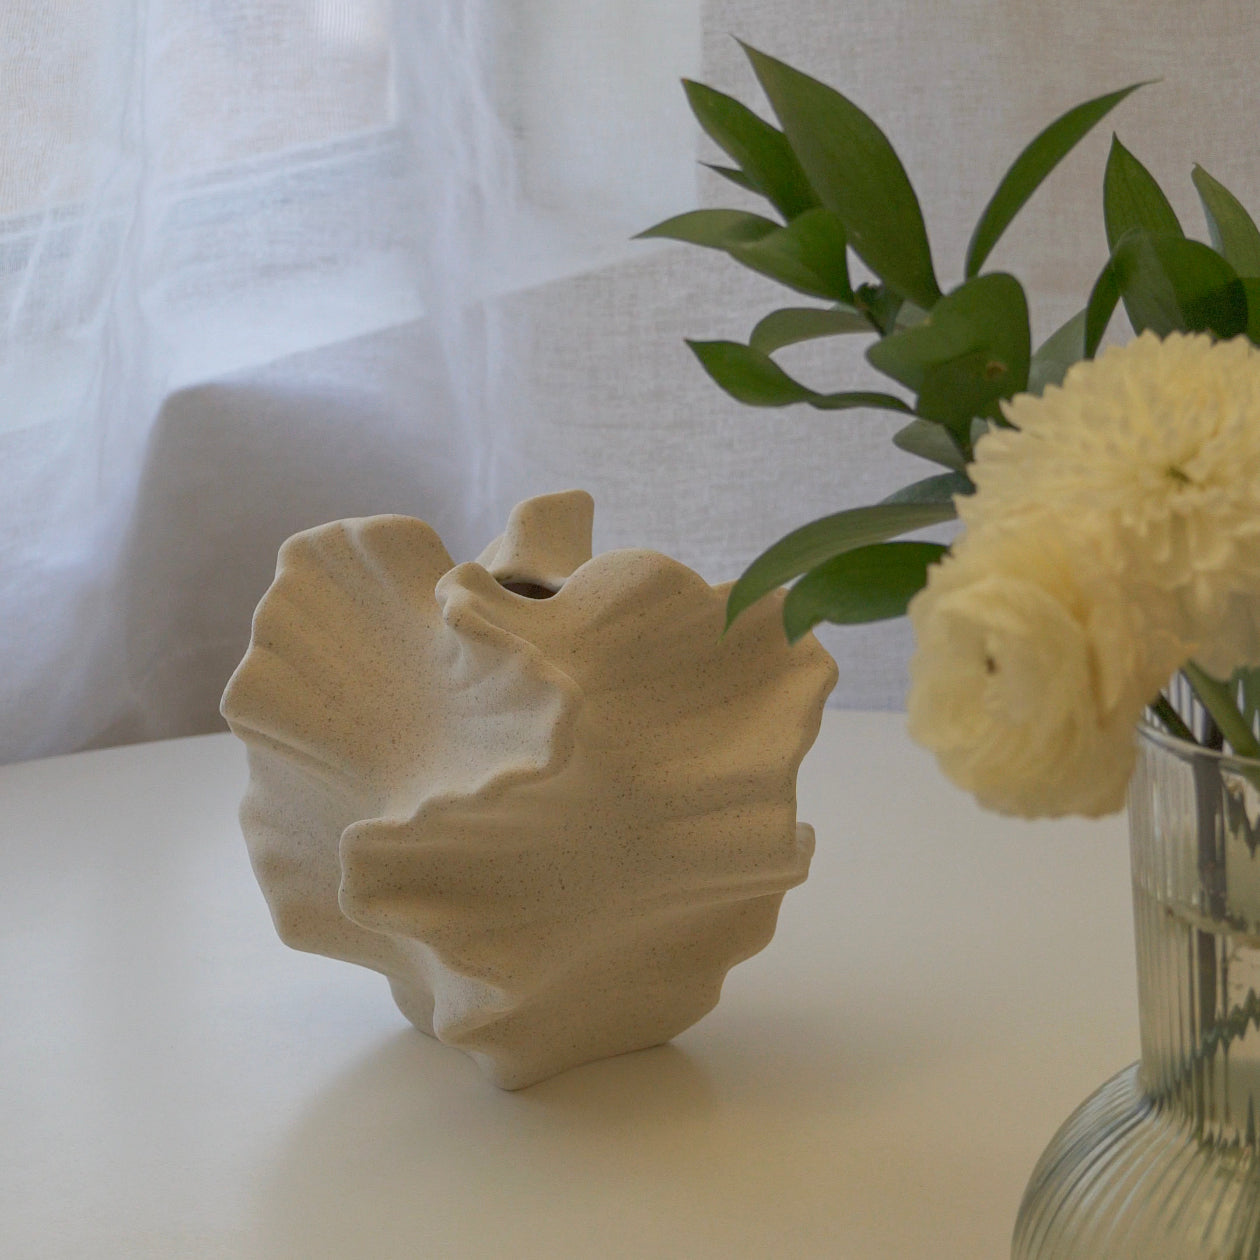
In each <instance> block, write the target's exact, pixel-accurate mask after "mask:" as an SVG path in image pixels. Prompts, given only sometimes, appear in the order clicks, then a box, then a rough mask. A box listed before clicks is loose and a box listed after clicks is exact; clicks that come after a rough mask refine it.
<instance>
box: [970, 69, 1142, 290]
mask: <svg viewBox="0 0 1260 1260" xmlns="http://www.w3.org/2000/svg"><path fill="white" fill-rule="evenodd" d="M1142 86H1143V84H1141V83H1134V84H1131V85H1130V86H1129V87H1127V88H1121V89H1120V91H1118V92H1109V93H1108V94H1107V95H1106V96H1098V97H1095V98H1094V99H1093V100H1091V101H1084V102H1082V103H1081V104H1080V105H1077V106H1075V107H1073V108H1072V109H1069V110H1068V112H1067V113H1066V114H1063V115H1061V116H1060V117H1059V118H1056V119H1055V121H1054V122H1052V123H1051V124H1050V125H1049V126H1048V127H1047V128H1046V129H1045V130H1044V131H1042V132H1041V133H1040V134H1039V135H1038V136H1037V137H1036V138H1035V139H1034V140H1033V141H1032V143H1031V144H1029V145H1028V147H1027V148H1025V149H1024V151H1023V152H1022V153H1021V154H1020V155H1019V157H1017V158H1016V159H1015V161H1014V162H1013V163H1012V164H1011V168H1010V170H1008V171H1007V172H1006V174H1005V175H1003V176H1002V181H1001V183H1000V184H998V187H997V191H996V192H995V193H994V194H993V196H992V197H991V198H990V199H989V204H988V205H987V206H985V208H984V213H983V214H982V215H981V216H980V221H979V222H978V223H977V224H976V230H975V231H974V232H973V233H972V234H971V244H970V245H969V246H968V247H967V269H966V274H967V278H968V279H970V278H971V277H972V276H974V275H976V274H978V273H979V271H980V268H981V267H982V266H984V260H985V259H986V258H988V256H989V254H990V252H991V251H992V249H993V247H994V245H996V244H997V242H998V238H999V237H1000V236H1001V235H1002V233H1003V232H1005V231H1006V229H1007V228H1008V227H1009V226H1010V224H1011V220H1012V219H1014V218H1015V216H1016V215H1017V214H1018V213H1019V211H1020V209H1021V208H1022V207H1023V205H1024V202H1026V201H1027V200H1028V198H1029V197H1031V196H1032V195H1033V193H1034V192H1036V191H1037V189H1038V187H1040V185H1041V182H1042V180H1044V179H1045V178H1046V176H1047V175H1049V174H1050V172H1051V171H1052V170H1054V168H1055V167H1056V166H1058V164H1059V163H1060V162H1061V161H1062V160H1063V159H1064V158H1065V157H1066V156H1067V155H1068V154H1069V153H1070V152H1071V151H1072V150H1073V149H1074V148H1075V147H1076V145H1077V143H1078V142H1079V141H1080V140H1082V139H1083V138H1084V137H1085V136H1086V135H1088V134H1089V132H1090V131H1091V130H1092V129H1093V127H1094V125H1095V124H1096V123H1098V122H1100V121H1101V120H1102V119H1103V118H1105V117H1106V116H1107V114H1109V113H1110V112H1111V110H1113V109H1114V108H1115V107H1116V106H1117V105H1119V104H1120V102H1121V101H1122V100H1124V98H1125V97H1126V96H1128V95H1129V93H1130V92H1135V91H1137V89H1138V88H1140V87H1142Z"/></svg>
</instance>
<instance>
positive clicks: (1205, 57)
mask: <svg viewBox="0 0 1260 1260" xmlns="http://www.w3.org/2000/svg"><path fill="white" fill-rule="evenodd" d="M734 36H738V37H739V38H741V39H744V40H746V41H748V42H750V43H752V44H754V45H756V46H758V47H760V48H762V49H764V50H765V51H767V52H770V53H773V54H774V55H776V56H778V57H781V58H783V59H784V60H787V61H789V62H791V63H792V64H794V65H797V66H799V67H800V68H801V69H803V70H805V71H807V72H809V73H811V74H814V75H815V76H817V77H819V78H822V79H824V80H826V81H827V82H830V83H832V84H833V85H834V86H836V87H838V88H839V89H840V90H842V91H843V92H845V94H846V95H848V96H850V97H851V98H852V99H853V100H855V101H856V102H857V103H858V104H860V105H861V106H862V107H863V108H864V109H866V110H867V111H868V112H869V113H870V114H872V115H873V116H874V117H875V118H876V119H877V121H879V122H880V124H881V125H882V126H883V127H884V128H885V130H886V131H887V132H888V134H889V135H890V137H891V139H892V140H893V142H894V144H895V145H896V147H897V149H898V151H899V153H900V154H901V156H902V157H903V159H904V160H905V162H906V164H907V166H908V168H909V170H910V173H911V176H912V178H913V180H914V182H915V185H916V188H917V190H918V193H919V196H920V199H921V201H922V202H923V204H924V207H925V210H926V213H927V218H928V227H929V232H930V235H931V238H932V244H933V249H934V253H935V256H936V260H937V268H938V272H939V273H940V276H941V279H942V283H943V284H944V285H945V287H946V288H948V287H950V286H951V285H953V284H956V283H958V282H959V281H960V280H961V278H962V257H963V254H964V251H965V247H966V242H967V239H968V237H969V235H970V232H971V228H972V225H973V224H974V222H975V219H976V217H977V216H978V214H979V212H980V210H981V208H982V207H983V205H984V202H985V201H986V200H987V197H988V195H989V193H990V192H991V191H992V189H993V187H994V186H995V184H996V182H997V180H998V179H999V178H1000V176H1001V174H1002V172H1003V171H1004V170H1005V168H1006V166H1007V165H1008V164H1009V163H1010V161H1011V160H1012V159H1013V158H1014V156H1015V154H1016V153H1017V152H1018V150H1019V149H1020V148H1021V147H1022V145H1023V144H1024V143H1026V142H1027V141H1028V140H1029V139H1030V138H1031V137H1032V136H1033V135H1034V134H1035V133H1036V132H1037V131H1038V130H1039V129H1040V128H1041V127H1042V126H1044V125H1045V124H1046V123H1048V122H1049V121H1050V120H1051V119H1052V118H1054V117H1055V116H1056V115H1057V114H1059V113H1061V112H1062V111H1063V110H1065V109H1066V108H1068V107H1069V106H1071V105H1073V104H1075V103H1076V102H1077V101H1079V100H1082V99H1084V98H1085V97H1087V96H1091V95H1095V94H1098V93H1101V92H1103V91H1106V90H1110V89H1114V88H1117V87H1120V86H1123V85H1125V84H1128V83H1132V82H1134V81H1136V80H1139V79H1150V78H1160V79H1161V82H1159V83H1158V84H1156V85H1152V86H1150V87H1147V88H1144V89H1143V90H1142V91H1141V92H1139V93H1137V94H1136V95H1135V96H1133V97H1131V98H1130V99H1129V100H1128V101H1126V102H1125V104H1124V105H1123V106H1121V108H1120V109H1119V110H1117V111H1116V113H1115V114H1113V115H1112V116H1111V117H1110V118H1109V119H1108V123H1107V125H1104V126H1103V127H1101V128H1099V129H1098V131H1097V133H1096V134H1094V135H1092V136H1091V137H1090V138H1089V140H1088V141H1087V142H1086V143H1085V144H1083V145H1082V146H1081V147H1080V149H1079V150H1078V151H1077V152H1076V153H1074V154H1073V155H1072V156H1071V157H1070V158H1069V159H1068V161H1067V162H1066V163H1065V164H1064V165H1063V167H1061V168H1060V170H1059V171H1057V172H1056V173H1055V175H1054V176H1052V178H1051V179H1050V181H1049V182H1048V183H1047V184H1046V186H1045V187H1043V188H1042V189H1041V190H1040V191H1039V192H1038V194H1037V195H1036V197H1035V199H1034V200H1033V201H1032V202H1031V203H1030V204H1029V206H1028V207H1026V209H1025V210H1024V212H1023V213H1022V215H1021V216H1020V218H1019V219H1018V220H1017V221H1016V223H1015V225H1014V227H1013V228H1012V229H1011V230H1010V232H1009V233H1008V235H1007V236H1006V237H1005V238H1004V240H1003V241H1002V242H1001V244H1000V245H999V247H998V249H997V250H996V251H995V254H994V255H993V257H992V259H991V261H990V266H991V267H992V268H1009V269H1010V270H1012V271H1014V272H1015V273H1016V274H1017V275H1018V276H1019V277H1020V278H1021V280H1023V281H1024V283H1025V285H1026V286H1027V288H1028V291H1029V297H1030V301H1031V304H1032V307H1033V319H1034V336H1035V337H1037V338H1040V337H1044V336H1045V335H1047V334H1048V333H1049V332H1050V331H1052V330H1053V329H1054V328H1055V327H1056V326H1057V325H1058V324H1059V323H1060V322H1062V320H1064V319H1066V318H1067V317H1068V316H1069V315H1071V314H1072V313H1074V311H1076V310H1077V309H1079V307H1080V306H1081V305H1083V302H1084V298H1085V296H1086V294H1087V293H1088V289H1089V286H1090V284H1091V283H1092V281H1093V279H1094V277H1095V276H1096V274H1097V272H1098V269H1099V267H1100V266H1101V265H1102V262H1103V261H1104V258H1105V252H1106V246H1105V238H1104V233H1103V226H1102V215H1101V196H1100V191H1101V178H1102V170H1103V164H1104V160H1105V154H1106V147H1107V143H1108V140H1109V134H1108V133H1109V130H1110V127H1111V126H1114V127H1115V129H1116V130H1117V131H1118V132H1119V133H1120V135H1121V137H1122V138H1123V139H1124V141H1125V142H1126V144H1127V145H1128V147H1129V148H1131V149H1132V150H1133V151H1134V152H1135V153H1136V154H1137V156H1138V157H1139V158H1140V159H1141V160H1142V161H1143V162H1145V163H1146V164H1147V165H1148V166H1149V167H1150V168H1151V170H1152V171H1153V173H1154V174H1155V175H1156V177H1157V178H1158V179H1159V180H1160V181H1161V182H1162V183H1163V185H1164V187H1165V189H1166V190H1167V191H1168V193H1169V195H1170V197H1171V199H1172V202H1173V204H1174V206H1175V208H1176V209H1177V210H1178V212H1179V213H1180V214H1181V216H1182V219H1183V222H1184V223H1185V224H1186V226H1187V227H1188V229H1189V230H1190V232H1191V234H1192V235H1197V236H1200V237H1201V236H1202V235H1203V228H1202V218H1201V214H1200V212H1199V210H1198V206H1197V201H1196V198H1195V196H1194V192H1193V188H1192V185H1191V183H1190V171H1191V166H1192V164H1193V163H1194V162H1196V161H1197V162H1200V163H1202V164H1203V165H1204V166H1205V167H1206V168H1207V169H1208V170H1209V171H1211V172H1212V174H1213V175H1215V176H1216V177H1217V178H1218V179H1220V180H1222V181H1223V182H1224V183H1225V184H1227V185H1228V186H1229V187H1230V188H1232V189H1233V190H1234V191H1235V192H1236V193H1237V194H1238V195H1239V196H1240V197H1241V198H1242V199H1243V201H1244V202H1245V203H1247V204H1250V205H1251V206H1252V207H1257V206H1260V148H1258V147H1257V146H1256V145H1255V144H1254V142H1253V141H1252V139H1251V137H1253V136H1254V135H1255V134H1256V133H1257V126H1256V124H1257V121H1260V89H1257V87H1256V86H1255V84H1254V82H1253V76H1252V75H1251V73H1250V69H1251V67H1252V66H1253V65H1254V64H1255V62H1256V59H1257V58H1256V54H1257V52H1258V51H1260V18H1258V17H1257V15H1256V12H1255V10H1254V7H1253V6H1252V5H1251V4H1250V3H1249V2H1247V0H1229V2H1224V0H1205V2H1203V3H1199V4H1195V5H1190V4H1186V3H1183V2H1182V0H1139V2H1137V3H1133V4H1129V5H1125V6H1122V7H1120V8H1117V9H1113V10H1110V11H1108V12H1107V14H1106V16H1104V14H1103V11H1102V10H1101V9H1100V8H1099V7H1098V6H1096V5H1089V4H1086V3H1084V2H1083V0H1064V3H1062V4H1060V5H1055V6H1045V5H1036V6H1033V5H1019V4H1011V3H1010V0H952V2H951V3H950V4H948V5H936V4H928V3H926V2H925V0H888V3H885V4H882V5H879V6H872V5H867V4H859V3H856V2H855V0H756V2H754V0H703V2H701V0H535V2H531V3H529V4H526V3H523V2H522V0H423V2H422V0H395V2H394V3H391V2H390V0H59V3H57V4H56V5H49V4H46V3H38V2H37V0H7V3H6V4H5V6H4V7H3V9H2V10H0V103H2V105H3V108H2V109H0V319H2V321H3V322H2V325H0V666H2V671H0V761H9V760H17V759H21V758H26V757H35V756H41V755H48V754H53V753H58V752H67V751H72V750H75V749H79V748H85V747H93V746H100V745H104V744H110V743H122V742H127V741H134V740H144V739H155V738H162V737H167V736H173V735H181V734H190V733H194V732H200V731H208V730H215V729H219V728H220V725H221V724H220V719H219V717H218V712H217V704H218V696H219V694H220V692H221V690H222V687H223V684H224V682H225V681H226V679H227V677H228V675H229V673H230V672H231V670H232V668H233V667H234V665H235V664H236V662H237V661H238V660H239V658H240V656H241V654H242V653H243V651H244V648H245V645H246V643H247V641H248V635H249V620H250V614H251V611H252V609H253V607H254V605H255V603H256V602H257V600H258V598H259V597H260V596H261V594H262V592H263V590H264V589H265V588H266V586H267V583H268V582H269V580H270V578H271V575H272V572H273V569H274V564H275V553H276V550H277V548H278V547H279V545H280V543H281V542H282V541H283V539H284V538H285V537H286V536H288V535H289V534H291V533H294V532H295V531H297V530H299V529H303V528H306V527H309V526H311V525H315V524H318V523H320V522H322V521H326V520H330V519H334V518H336V517H341V516H354V515H367V514H372V513H376V512H405V513H408V514H411V515H415V516H419V517H422V518H423V519H424V520H426V521H428V522H429V523H430V524H432V525H433V526H434V527H435V528H436V529H437V530H438V531H439V533H440V534H441V535H442V537H443V539H444V540H445V541H446V543H447V546H448V549H449V550H450V551H451V554H452V555H453V556H454V557H455V558H456V560H462V559H469V558H472V557H473V556H475V555H476V554H477V553H478V552H479V551H480V550H481V548H482V547H483V545H484V544H485V543H486V542H487V541H488V540H489V539H490V538H491V537H493V536H494V535H495V534H497V533H498V532H499V531H500V529H501V527H502V523H503V521H504V519H505V517H506V514H507V512H508V510H509V508H510V507H511V506H512V504H514V503H515V502H517V501H518V500H520V499H523V498H525V497H528V496H529V495H532V494H537V493H540V492H544V491H550V490H558V489H566V488H571V487H583V488H586V489H588V490H590V491H591V492H592V493H593V494H594V496H595V500H596V522H595V543H596V549H597V550H604V549H608V548H611V547H619V546H646V547H653V548H657V549H660V550H663V551H666V552H668V553H669V554H671V555H673V556H676V557H677V558H678V559H680V560H682V561H684V562H685V563H687V564H689V565H691V566H692V567H694V568H696V569H697V570H698V571H699V572H701V573H702V574H703V575H704V576H705V577H706V578H708V579H709V580H710V581H722V580H727V579H730V578H733V577H735V576H737V575H738V573H739V572H740V571H741V569H742V568H743V566H744V565H745V564H746V563H747V562H748V561H749V560H750V559H752V557H753V556H755V555H756V554H757V553H758V552H760V551H761V550H762V549H764V548H765V547H766V546H767V545H768V544H769V543H771V542H773V541H774V540H775V539H776V538H777V537H779V535H780V534H782V533H784V532H786V531H787V530H788V529H790V528H792V527H794V526H796V525H800V524H803V523H804V522H806V521H808V520H811V519H813V518H815V517H817V516H820V515H824V514H826V513H828V512H831V511H835V510H838V509H839V508H841V507H847V506H857V505H858V504H861V503H865V502H870V501H873V500H874V499H877V498H879V497H882V496H883V495H884V494H886V493H888V492H889V491H891V490H893V489H895V488H897V487H898V486H900V485H902V484H904V483H905V482H906V481H908V480H911V479H914V478H915V477H917V476H920V475H923V472H922V465H920V464H919V463H918V462H917V461H914V460H911V459H910V458H909V457H907V456H904V455H902V454H900V453H899V452H897V451H896V450H895V449H894V448H893V447H892V446H891V444H890V442H889V438H890V437H891V434H892V432H893V430H894V428H895V427H896V422H895V420H894V419H893V418H892V417H891V416H889V415H887V414H886V413H868V412H858V413H847V412H846V413H835V414H826V413H817V412H812V411H809V410H806V409H803V408H789V409H785V410H754V409H750V408H745V407H741V406H740V405H739V404H737V403H735V402H733V401H732V400H731V399H729V398H727V397H726V396H725V395H724V394H722V393H721V392H720V391H719V390H718V389H717V388H716V387H715V386H714V385H712V384H711V382H709V380H708V379H707V377H705V375H704V374H703V372H702V371H701V370H700V368H699V367H698V365H697V364H696V363H695V361H694V359H693V358H692V356H691V355H690V353H689V352H688V351H687V349H686V347H685V346H684V344H683V338H684V337H686V336H690V337H700V338H718V337H733V338H739V339H746V338H747V335H748V332H749V330H750V329H751V327H752V325H753V324H754V323H755V322H756V320H757V319H758V318H759V317H760V316H761V315H762V314H764V313H765V312H766V311H768V310H770V309H771V308H773V307H774V306H780V305H787V304H792V303H793V301H794V299H793V298H792V297H791V295H789V294H788V293H787V292H786V291H784V290H781V289H779V288H777V287H776V286H775V285H774V284H772V283H771V282H769V281H764V280H762V279H760V278H758V277H756V276H753V275H751V274H749V273H747V272H745V271H743V270H742V269H741V268H739V267H737V266H736V265H735V264H734V263H732V262H730V261H729V260H727V259H725V258H723V257H721V256H719V255H717V254H713V253H710V252H707V251H701V250H695V249H690V248H688V247H685V246H681V245H672V244H662V243H659V242H652V243H648V242H641V241H632V240H631V239H630V238H631V237H632V236H633V234H634V233H636V232H638V231H640V230H642V229H643V228H645V227H647V226H649V225H651V224H652V223H655V222H656V221H658V220H660V219H662V218H665V217H667V216H669V215H671V214H675V213H679V212H681V211H683V210H686V209H690V208H693V207H695V206H697V205H722V204H727V205H745V204H751V203H750V202H748V201H747V199H746V198H745V195H744V194H742V193H741V192H739V190H736V189H733V188H732V187H731V186H730V185H729V184H727V183H725V182H724V181H722V180H720V179H718V178H717V177H716V176H712V175H710V174H709V173H708V172H706V171H704V170H703V168H702V167H700V166H698V164H697V158H704V159H712V158H714V157H716V156H717V155H716V151H715V150H714V149H713V148H712V147H711V146H710V145H709V144H708V142H707V141H706V140H704V139H703V137H702V136H701V134H700V132H699V128H698V127H697V126H696V125H695V124H694V122H693V121H692V119H691V115H690V113H689V112H688V110H687V107H686V103H685V99H684V97H683V93H682V91H681V89H680V87H679V84H678V80H679V78H680V77H682V76H684V75H685V76H689V77H699V78H701V79H703V80H704V81H706V82H709V83H711V84H713V85H715V86H717V87H720V88H722V89H723V90H726V91H728V92H731V93H733V94H735V95H737V96H740V97H741V98H742V99H744V100H746V101H749V102H750V103H756V104H758V106H759V107H760V108H764V106H763V105H762V104H761V103H760V100H759V97H758V94H757V92H756V90H755V86H754V83H753V79H752V75H751V72H750V71H749V69H748V67H747V64H746V63H745V61H744V58H743V55H742V53H741V51H740V48H739V46H738V44H737V43H736V41H735V39H734V38H733V37H734ZM864 345H865V339H858V340H849V341H839V340H833V341H829V342H824V343H821V344H815V345H813V346H808V347H798V348H795V350H793V351H791V352H785V354H784V355H783V362H784V365H785V366H787V367H788V368H789V369H790V370H793V371H795V372H796V373H797V374H798V375H800V376H802V377H803V378H805V379H806V380H807V381H808V382H809V383H810V384H812V385H815V386H817V387H819V388H840V387H845V386H848V387H861V385H863V384H870V383H873V382H875V381H877V380H879V379H880V378H878V377H877V376H876V375H875V374H874V373H873V372H872V371H871V370H870V369H869V368H867V367H866V366H865V365H864V363H863V360H862V357H861V355H862V349H863V347H864ZM822 638H823V640H824V642H825V643H826V645H827V646H828V647H829V648H830V650H831V651H832V652H833V653H834V654H835V655H836V658H837V660H838V662H839V664H840V683H839V685H838V687H837V689H836V692H835V695H834V697H833V703H838V704H842V705H845V706H849V707H870V708H898V707H900V706H901V704H902V700H903V696H904V690H905V665H906V659H907V656H908V653H909V647H910V639H909V632H908V628H907V626H906V625H905V624H904V623H892V624H882V625H876V626H871V627H862V628H855V629H833V628H828V629H826V630H825V631H824V632H823V634H822Z"/></svg>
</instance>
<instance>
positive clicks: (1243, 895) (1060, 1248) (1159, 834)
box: [1012, 727, 1260, 1260]
mask: <svg viewBox="0 0 1260 1260" xmlns="http://www.w3.org/2000/svg"><path fill="white" fill-rule="evenodd" d="M1129 830H1130V837H1131V850H1132V859H1133V905H1134V925H1135V929H1136V937H1137V971H1138V1004H1139V1009H1140V1016H1141V1033H1142V1059H1141V1062H1140V1063H1135V1064H1134V1065H1133V1066H1132V1067H1129V1068H1126V1069H1125V1070H1124V1071H1123V1072H1121V1073H1120V1074H1119V1075H1118V1076H1116V1077H1113V1078H1112V1079H1111V1080H1110V1081H1108V1082H1107V1084H1105V1085H1104V1086H1103V1087H1102V1088H1101V1089H1100V1090H1098V1091H1097V1093H1095V1094H1094V1095H1093V1096H1092V1097H1090V1098H1089V1099H1087V1100H1086V1101H1085V1102H1084V1103H1082V1104H1081V1106H1080V1107H1079V1108H1077V1110H1076V1111H1075V1112H1074V1113H1073V1115H1072V1116H1070V1117H1069V1119H1068V1120H1067V1122H1066V1123H1065V1124H1064V1125H1063V1127H1062V1128H1061V1129H1060V1130H1059V1132H1058V1133H1057V1134H1056V1135H1055V1136H1054V1138H1053V1140H1052V1141H1051V1143H1050V1145H1049V1147H1047V1149H1046V1151H1045V1153H1044V1154H1043V1155H1042V1157H1041V1160H1040V1161H1039V1162H1038V1164H1037V1167H1036V1169H1035V1170H1034V1171H1033V1175H1032V1179H1031V1181H1030V1182H1029V1184H1028V1189H1027V1190H1026V1191H1025V1194H1024V1200H1023V1203H1022V1204H1021V1206H1020V1210H1019V1217H1018V1220H1017V1223H1016V1226H1015V1238H1014V1243H1013V1247H1012V1255H1013V1257H1014V1258H1015V1260H1033V1257H1036V1260H1069V1257H1070V1258H1071V1260H1130V1258H1132V1260H1260V1158H1258V1156H1257V1141H1256V1127H1257V1111H1258V1110H1260V854H1257V840H1258V839H1260V762H1255V761H1247V760H1241V759H1238V758H1233V757H1228V756H1224V755H1222V754H1220V753H1215V752H1211V751H1207V750H1204V749H1201V748H1198V747H1197V746H1195V745H1193V744H1189V743H1184V742H1182V741H1181V740H1178V739H1174V738H1173V737H1171V736H1168V735H1165V734H1163V733H1162V732H1160V731H1157V730H1155V729H1153V728H1149V727H1148V728H1144V729H1143V730H1142V732H1141V733H1140V735H1139V753H1138V764H1137V770H1136V772H1135V774H1134V777H1133V781H1132V785H1131V787H1130V789H1129Z"/></svg>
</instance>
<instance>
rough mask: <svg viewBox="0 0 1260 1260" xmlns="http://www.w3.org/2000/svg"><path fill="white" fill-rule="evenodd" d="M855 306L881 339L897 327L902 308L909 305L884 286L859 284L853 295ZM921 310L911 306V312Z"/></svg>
mask: <svg viewBox="0 0 1260 1260" xmlns="http://www.w3.org/2000/svg"><path fill="white" fill-rule="evenodd" d="M853 304H854V305H855V306H856V307H857V308H858V310H859V311H861V312H862V313H863V314H864V315H865V316H866V317H867V319H869V320H870V321H871V323H872V324H874V325H875V328H876V330H877V331H878V332H879V335H880V336H881V337H883V336H885V335H886V334H888V333H890V332H892V331H893V329H894V328H896V327H897V321H898V317H899V316H900V314H901V308H902V307H903V306H906V305H907V303H906V301H905V299H903V298H902V297H901V295H900V294H898V293H894V292H893V291H892V290H891V289H890V288H889V287H888V286H887V285H884V284H859V285H858V287H857V292H856V293H854V295H853ZM919 309H920V308H919V307H917V306H913V305H911V310H916V311H917V310H919Z"/></svg>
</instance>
